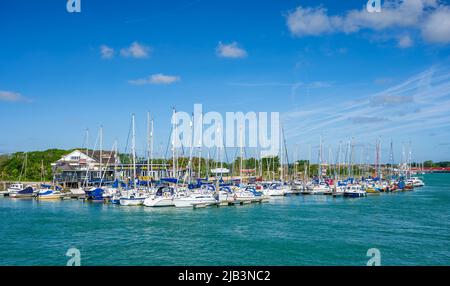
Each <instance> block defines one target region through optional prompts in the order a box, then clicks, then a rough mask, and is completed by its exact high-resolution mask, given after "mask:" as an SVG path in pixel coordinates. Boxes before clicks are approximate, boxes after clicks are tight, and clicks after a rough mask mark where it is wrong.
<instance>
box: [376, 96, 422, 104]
mask: <svg viewBox="0 0 450 286" xmlns="http://www.w3.org/2000/svg"><path fill="white" fill-rule="evenodd" d="M413 102H414V97H413V96H411V95H405V96H402V95H389V94H380V95H374V96H372V97H371V98H370V103H371V104H373V105H374V106H387V105H403V104H407V103H413Z"/></svg>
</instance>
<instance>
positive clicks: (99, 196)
mask: <svg viewBox="0 0 450 286" xmlns="http://www.w3.org/2000/svg"><path fill="white" fill-rule="evenodd" d="M103 192H104V191H103V189H101V188H95V189H93V190H89V191H86V195H87V198H88V199H89V200H94V201H98V200H103Z"/></svg>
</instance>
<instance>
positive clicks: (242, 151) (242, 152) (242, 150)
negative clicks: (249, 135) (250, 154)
mask: <svg viewBox="0 0 450 286" xmlns="http://www.w3.org/2000/svg"><path fill="white" fill-rule="evenodd" d="M240 134H241V138H240V143H241V144H240V145H241V152H240V157H241V158H240V167H239V176H240V177H241V184H242V183H243V181H244V179H243V177H242V167H243V162H244V161H243V158H244V149H243V142H242V140H243V138H242V137H243V135H242V125H241V126H240Z"/></svg>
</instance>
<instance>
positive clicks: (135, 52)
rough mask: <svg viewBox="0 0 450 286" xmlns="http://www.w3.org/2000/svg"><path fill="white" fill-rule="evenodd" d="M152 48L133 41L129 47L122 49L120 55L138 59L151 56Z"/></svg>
mask: <svg viewBox="0 0 450 286" xmlns="http://www.w3.org/2000/svg"><path fill="white" fill-rule="evenodd" d="M150 52H151V48H150V47H149V46H146V45H144V44H141V43H138V42H133V43H132V44H131V45H130V46H129V47H128V48H123V49H121V50H120V55H122V56H123V57H132V58H137V59H143V58H148V57H149V56H150Z"/></svg>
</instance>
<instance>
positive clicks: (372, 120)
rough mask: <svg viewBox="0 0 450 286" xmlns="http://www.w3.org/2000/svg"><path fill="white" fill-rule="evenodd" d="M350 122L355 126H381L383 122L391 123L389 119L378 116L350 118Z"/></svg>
mask: <svg viewBox="0 0 450 286" xmlns="http://www.w3.org/2000/svg"><path fill="white" fill-rule="evenodd" d="M348 120H350V122H352V123H353V124H379V123H381V122H386V121H390V120H389V119H388V118H385V117H377V116H355V117H349V118H348Z"/></svg>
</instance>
